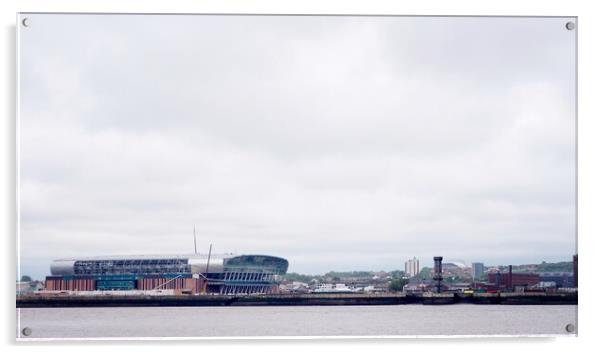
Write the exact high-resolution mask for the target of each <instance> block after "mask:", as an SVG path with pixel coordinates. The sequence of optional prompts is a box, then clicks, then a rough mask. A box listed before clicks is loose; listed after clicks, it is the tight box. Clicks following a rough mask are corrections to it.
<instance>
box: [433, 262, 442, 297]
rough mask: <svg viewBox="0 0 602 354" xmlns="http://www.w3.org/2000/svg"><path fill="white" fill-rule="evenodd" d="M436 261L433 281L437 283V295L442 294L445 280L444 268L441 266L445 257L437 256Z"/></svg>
mask: <svg viewBox="0 0 602 354" xmlns="http://www.w3.org/2000/svg"><path fill="white" fill-rule="evenodd" d="M433 259H434V261H435V268H434V273H435V274H434V276H433V280H434V281H435V286H436V288H437V293H440V292H441V281H442V280H443V275H442V273H443V266H442V265H441V262H442V261H443V257H441V256H437V257H433Z"/></svg>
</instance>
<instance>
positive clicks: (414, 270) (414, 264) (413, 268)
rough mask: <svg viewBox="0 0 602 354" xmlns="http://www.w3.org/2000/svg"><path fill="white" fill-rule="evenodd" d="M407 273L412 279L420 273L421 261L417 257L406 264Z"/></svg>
mask: <svg viewBox="0 0 602 354" xmlns="http://www.w3.org/2000/svg"><path fill="white" fill-rule="evenodd" d="M405 273H406V275H407V276H408V277H410V278H411V277H415V276H416V275H417V274H418V273H420V261H419V260H418V259H416V257H414V258H412V259H408V260H407V261H406V262H405Z"/></svg>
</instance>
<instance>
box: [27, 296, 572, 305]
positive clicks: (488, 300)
mask: <svg viewBox="0 0 602 354" xmlns="http://www.w3.org/2000/svg"><path fill="white" fill-rule="evenodd" d="M577 300H578V294H577V293H554V294H546V293H497V294H489V293H475V294H458V293H441V294H436V293H423V294H406V293H389V294H278V295H246V296H235V295H95V296H89V295H52V296H48V295H27V296H17V299H16V307H17V308H52V307H146V306H148V307H157V306H172V307H177V306H354V305H406V304H423V305H453V304H476V305H577V302H578V301H577Z"/></svg>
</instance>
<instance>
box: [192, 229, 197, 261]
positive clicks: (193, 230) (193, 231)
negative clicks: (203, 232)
mask: <svg viewBox="0 0 602 354" xmlns="http://www.w3.org/2000/svg"><path fill="white" fill-rule="evenodd" d="M192 233H193V234H194V254H197V252H196V225H194V226H193V227H192Z"/></svg>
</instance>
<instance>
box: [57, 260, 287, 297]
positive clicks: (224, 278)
mask: <svg viewBox="0 0 602 354" xmlns="http://www.w3.org/2000/svg"><path fill="white" fill-rule="evenodd" d="M287 269H288V261H287V260H286V259H284V258H280V257H274V256H266V255H240V256H237V255H233V254H221V255H210V256H209V255H199V254H194V255H181V256H180V255H178V256H166V255H162V256H110V257H89V258H77V259H59V260H55V261H54V262H52V265H51V267H50V271H51V276H49V277H47V279H46V281H47V283H48V284H49V285H47V287H46V288H47V289H50V290H81V289H80V288H81V287H82V286H83V285H82V284H86V285H85V288H86V290H135V289H138V290H152V289H149V287H150V286H155V288H156V289H180V288H181V289H184V288H186V289H188V288H192V289H191V292H193V293H214V294H265V293H272V292H274V291H276V289H277V288H278V279H277V277H278V276H279V275H283V274H285V273H286V271H287ZM83 281H87V282H83ZM90 281H91V283H90ZM90 284H93V285H90ZM151 284H152V285H151ZM199 284H201V285H199ZM76 286H79V287H80V288H77V289H76V288H74V287H76ZM91 288H93V289H91ZM155 288H153V289H155Z"/></svg>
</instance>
